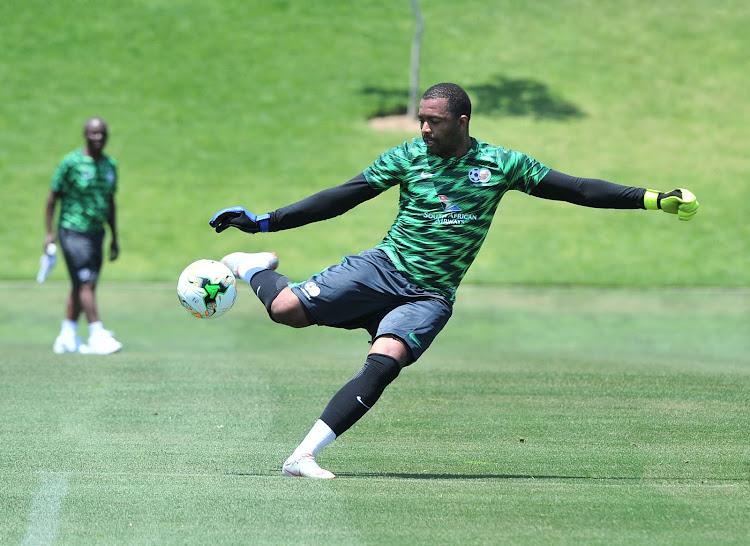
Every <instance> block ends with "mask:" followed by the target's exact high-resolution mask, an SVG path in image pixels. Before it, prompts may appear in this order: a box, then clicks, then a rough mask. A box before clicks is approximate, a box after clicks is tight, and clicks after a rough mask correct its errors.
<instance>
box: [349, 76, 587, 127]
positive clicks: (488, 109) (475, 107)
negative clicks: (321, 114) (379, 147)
mask: <svg viewBox="0 0 750 546" xmlns="http://www.w3.org/2000/svg"><path fill="white" fill-rule="evenodd" d="M464 89H466V92H467V93H468V94H469V97H471V99H472V113H473V114H474V113H476V114H481V115H485V116H491V117H503V116H505V117H511V116H514V117H521V116H527V117H532V118H534V119H537V120H556V121H563V120H566V119H575V118H582V117H585V115H586V114H585V113H584V112H583V110H582V109H581V108H579V107H578V106H577V105H575V104H574V103H572V102H570V101H567V100H565V99H563V98H561V97H558V96H556V95H555V94H553V93H552V92H551V91H550V89H549V87H547V86H546V85H544V84H543V83H541V82H539V81H536V80H532V79H528V78H521V79H513V78H507V77H505V76H502V75H498V76H496V77H495V78H494V79H493V80H491V81H490V82H488V83H483V84H476V85H467V86H464ZM362 94H363V95H364V96H366V97H368V98H370V99H371V100H372V101H373V102H374V103H375V104H374V108H373V110H374V111H373V114H372V117H382V116H393V115H403V114H405V113H406V110H407V105H408V104H407V103H408V97H409V92H408V90H405V89H385V88H382V87H365V88H363V89H362Z"/></svg>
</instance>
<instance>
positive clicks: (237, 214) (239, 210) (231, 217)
mask: <svg viewBox="0 0 750 546" xmlns="http://www.w3.org/2000/svg"><path fill="white" fill-rule="evenodd" d="M270 223H271V215H270V214H261V215H259V216H256V215H255V214H253V213H252V212H250V211H248V210H247V209H245V208H244V207H229V208H226V209H221V210H220V211H219V212H217V213H216V214H214V215H213V217H212V218H211V219H210V220H209V221H208V224H209V225H210V226H211V227H212V228H214V229H215V230H216V233H221V232H222V231H224V230H225V229H227V228H230V227H236V228H237V229H239V230H242V231H244V232H245V233H258V232H262V233H267V232H268V228H269V225H270Z"/></svg>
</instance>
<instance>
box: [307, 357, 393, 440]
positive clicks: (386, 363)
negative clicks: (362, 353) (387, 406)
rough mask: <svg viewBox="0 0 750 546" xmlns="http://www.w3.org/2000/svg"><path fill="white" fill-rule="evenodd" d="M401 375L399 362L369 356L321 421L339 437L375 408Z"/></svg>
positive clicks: (322, 416) (326, 410) (336, 397)
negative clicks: (384, 392)
mask: <svg viewBox="0 0 750 546" xmlns="http://www.w3.org/2000/svg"><path fill="white" fill-rule="evenodd" d="M400 372H401V366H400V365H399V363H398V362H397V361H396V359H394V358H391V357H390V356H388V355H383V354H378V353H372V354H370V355H368V356H367V360H366V361H365V365H364V366H363V367H362V369H361V370H360V372H359V373H358V374H357V375H355V376H354V377H353V378H352V379H351V380H350V381H349V382H348V383H347V384H346V385H344V386H343V387H341V389H340V390H339V392H337V393H336V394H334V395H333V398H331V401H330V402H328V406H326V409H325V410H323V414H322V415H321V416H320V420H321V421H323V422H324V423H325V424H327V425H328V426H329V427H331V430H333V432H334V433H335V434H336V437H337V438H338V437H339V436H341V435H342V434H343V433H344V432H346V431H347V430H348V429H349V427H351V426H352V425H353V424H354V423H356V422H357V421H359V420H360V419H361V418H362V416H363V415H364V414H365V413H367V410H369V409H370V408H371V407H372V406H373V405H375V402H377V401H378V398H380V395H381V394H383V391H384V390H385V388H386V387H387V386H388V385H390V383H391V382H392V381H393V380H394V379H396V377H398V374H399V373H400Z"/></svg>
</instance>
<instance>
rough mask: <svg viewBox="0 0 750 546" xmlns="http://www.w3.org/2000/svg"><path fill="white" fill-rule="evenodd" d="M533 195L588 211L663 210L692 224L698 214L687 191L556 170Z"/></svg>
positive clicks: (541, 183)
mask: <svg viewBox="0 0 750 546" xmlns="http://www.w3.org/2000/svg"><path fill="white" fill-rule="evenodd" d="M531 195H533V196H535V197H541V198H543V199H554V200H556V201H567V202H568V203H573V204H575V205H582V206H585V207H595V208H607V209H649V210H657V209H661V210H663V211H664V212H668V213H670V214H677V215H678V217H679V219H680V220H690V219H691V218H692V217H693V216H694V215H695V213H696V212H698V201H697V200H696V199H695V195H693V194H692V193H691V192H690V191H688V190H686V189H682V188H680V189H676V190H672V191H671V192H666V193H665V192H659V191H656V190H647V189H645V188H636V187H633V186H622V185H620V184H613V183H612V182H607V181H606V180H598V179H596V178H579V177H575V176H570V175H567V174H564V173H561V172H558V171H555V170H550V172H549V173H547V175H546V176H545V177H544V178H543V179H542V180H541V182H539V184H537V186H536V187H535V188H534V189H533V190H532V191H531Z"/></svg>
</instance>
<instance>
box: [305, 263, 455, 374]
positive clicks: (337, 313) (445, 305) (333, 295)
mask: <svg viewBox="0 0 750 546" xmlns="http://www.w3.org/2000/svg"><path fill="white" fill-rule="evenodd" d="M290 286H291V289H292V291H293V292H294V293H295V294H296V295H297V297H298V298H299V299H300V301H301V302H302V305H303V307H304V308H305V312H306V314H307V317H308V319H309V320H310V322H311V323H312V324H317V325H319V326H332V327H335V328H346V329H349V330H353V329H356V328H364V329H365V330H367V331H368V333H369V334H370V335H371V336H372V340H375V339H376V338H378V337H380V336H383V335H386V334H390V335H393V336H395V337H397V338H399V339H400V340H401V341H402V342H403V343H404V344H405V345H406V346H407V347H408V348H409V351H410V353H411V354H410V359H409V363H412V362H415V361H416V360H417V359H418V358H419V357H420V356H422V353H424V351H426V350H427V348H428V347H429V346H430V344H431V343H432V342H433V340H434V339H435V337H436V336H437V335H438V333H439V332H440V330H442V329H443V327H444V326H445V325H446V323H447V322H448V319H450V317H451V313H452V312H453V304H452V303H451V302H450V300H448V298H446V297H445V296H443V295H441V294H438V293H436V292H430V291H427V290H425V289H423V288H420V287H419V286H417V285H415V284H414V283H411V282H409V281H408V280H407V279H406V278H405V277H404V276H403V275H402V274H401V273H400V272H399V271H398V270H397V269H396V268H395V266H394V265H393V263H392V262H391V261H390V260H389V259H388V256H387V255H386V254H385V252H383V251H382V250H378V249H372V250H366V251H364V252H362V253H360V254H358V255H352V256H346V257H345V258H344V259H343V260H342V261H341V263H340V264H336V265H333V266H331V267H329V268H327V269H325V270H323V271H322V272H321V273H318V274H317V275H313V276H312V277H310V278H309V279H308V280H307V281H305V282H301V283H293V284H291V285H290Z"/></svg>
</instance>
